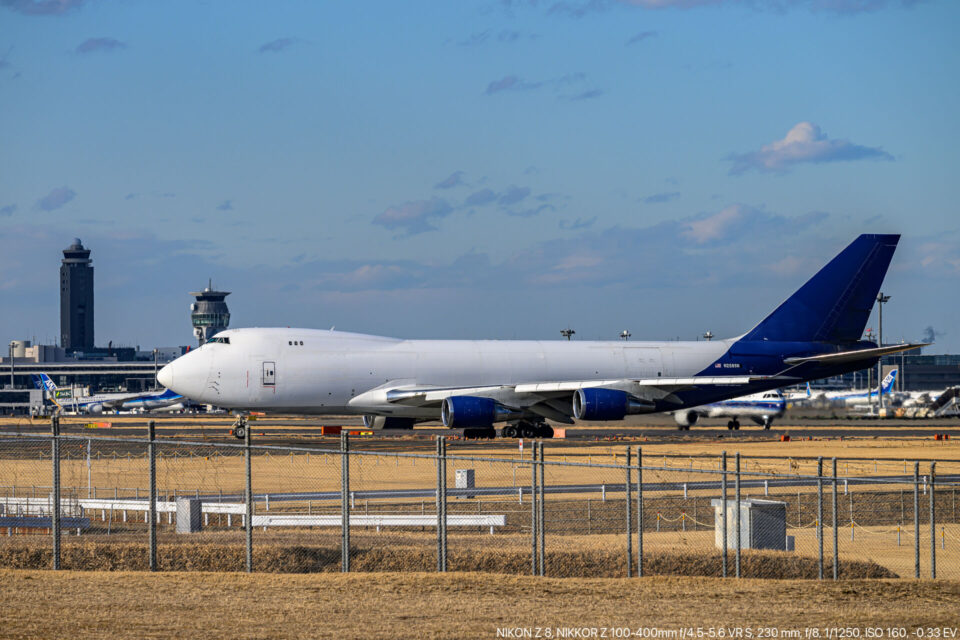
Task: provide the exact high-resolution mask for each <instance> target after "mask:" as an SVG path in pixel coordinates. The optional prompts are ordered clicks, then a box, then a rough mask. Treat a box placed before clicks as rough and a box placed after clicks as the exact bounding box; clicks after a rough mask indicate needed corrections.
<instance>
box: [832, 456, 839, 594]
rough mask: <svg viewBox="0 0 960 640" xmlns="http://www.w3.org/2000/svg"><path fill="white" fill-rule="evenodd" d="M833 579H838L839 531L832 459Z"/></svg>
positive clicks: (835, 465) (834, 471)
mask: <svg viewBox="0 0 960 640" xmlns="http://www.w3.org/2000/svg"><path fill="white" fill-rule="evenodd" d="M831 508H832V510H833V579H834V580H837V579H839V578H840V550H839V548H838V547H837V541H838V539H839V529H838V528H837V459H836V458H834V459H833V504H832V505H831Z"/></svg>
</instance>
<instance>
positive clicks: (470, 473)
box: [456, 469, 476, 498]
mask: <svg viewBox="0 0 960 640" xmlns="http://www.w3.org/2000/svg"><path fill="white" fill-rule="evenodd" d="M456 477H457V489H473V488H474V487H475V486H476V484H475V480H476V474H475V473H474V470H473V469H457V471H456ZM463 497H464V498H475V497H476V496H474V495H464V496H463Z"/></svg>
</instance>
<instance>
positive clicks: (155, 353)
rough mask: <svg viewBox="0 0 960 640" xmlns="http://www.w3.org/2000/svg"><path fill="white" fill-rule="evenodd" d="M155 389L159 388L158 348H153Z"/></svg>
mask: <svg viewBox="0 0 960 640" xmlns="http://www.w3.org/2000/svg"><path fill="white" fill-rule="evenodd" d="M153 390H154V391H156V390H157V348H156V347H154V348H153Z"/></svg>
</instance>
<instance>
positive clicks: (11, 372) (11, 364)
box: [10, 340, 13, 389]
mask: <svg viewBox="0 0 960 640" xmlns="http://www.w3.org/2000/svg"><path fill="white" fill-rule="evenodd" d="M10 388H11V389H13V340H11V341H10Z"/></svg>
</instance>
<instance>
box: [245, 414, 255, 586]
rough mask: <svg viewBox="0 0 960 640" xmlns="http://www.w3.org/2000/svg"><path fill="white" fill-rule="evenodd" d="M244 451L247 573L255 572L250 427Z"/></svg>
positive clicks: (246, 430)
mask: <svg viewBox="0 0 960 640" xmlns="http://www.w3.org/2000/svg"><path fill="white" fill-rule="evenodd" d="M243 452H244V458H245V459H246V467H247V468H246V476H247V481H246V489H245V490H244V496H243V497H244V501H245V502H246V513H247V518H246V520H247V522H246V538H247V553H246V556H247V573H253V471H252V469H253V466H252V465H253V461H252V460H251V453H252V452H251V450H250V427H249V426H248V427H247V428H246V429H244V434H243Z"/></svg>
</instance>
